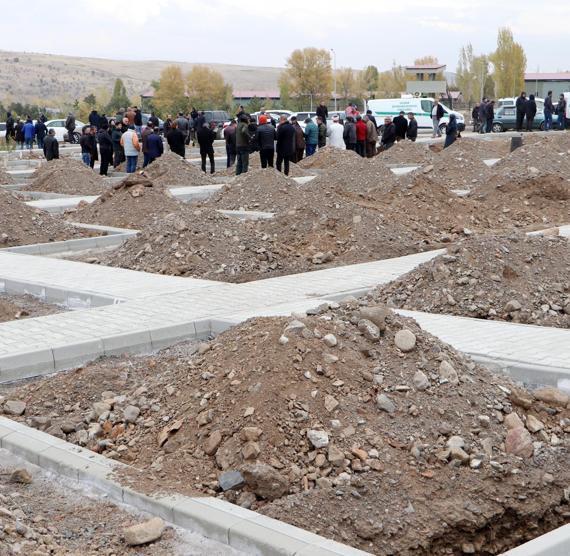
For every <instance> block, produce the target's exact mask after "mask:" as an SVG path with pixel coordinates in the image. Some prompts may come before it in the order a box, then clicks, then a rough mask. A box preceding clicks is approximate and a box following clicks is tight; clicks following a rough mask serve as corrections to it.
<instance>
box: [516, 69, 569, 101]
mask: <svg viewBox="0 0 570 556" xmlns="http://www.w3.org/2000/svg"><path fill="white" fill-rule="evenodd" d="M524 87H525V91H526V92H527V94H533V95H536V96H537V97H539V98H544V97H545V96H546V95H547V94H548V91H552V94H553V95H554V97H558V96H559V95H560V93H565V92H568V91H570V72H564V73H525V76H524Z"/></svg>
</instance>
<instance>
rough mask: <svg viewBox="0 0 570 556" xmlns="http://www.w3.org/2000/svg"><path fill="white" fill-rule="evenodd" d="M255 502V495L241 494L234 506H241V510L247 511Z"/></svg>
mask: <svg viewBox="0 0 570 556" xmlns="http://www.w3.org/2000/svg"><path fill="white" fill-rule="evenodd" d="M256 501H257V497H256V496H255V494H253V492H247V491H246V492H242V493H241V494H240V495H239V496H238V499H237V500H236V504H237V505H238V506H241V507H242V508H246V509H247V510H249V509H250V508H251V506H252V505H253V504H254V502H256Z"/></svg>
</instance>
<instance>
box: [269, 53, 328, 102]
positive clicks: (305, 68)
mask: <svg viewBox="0 0 570 556" xmlns="http://www.w3.org/2000/svg"><path fill="white" fill-rule="evenodd" d="M332 81H333V75H332V67H331V55H330V52H329V51H328V50H325V49H318V48H303V49H302V50H299V49H298V50H294V51H293V52H292V53H291V55H290V56H289V58H287V63H286V66H285V69H284V70H283V72H282V74H281V77H280V80H279V85H280V88H281V90H284V89H285V90H286V91H287V93H288V94H289V95H290V97H291V98H297V99H299V100H302V99H305V100H308V101H309V104H310V106H311V107H313V106H314V105H315V104H316V103H317V102H319V101H321V100H324V101H328V100H329V99H330V95H331V89H332ZM337 86H338V85H337Z"/></svg>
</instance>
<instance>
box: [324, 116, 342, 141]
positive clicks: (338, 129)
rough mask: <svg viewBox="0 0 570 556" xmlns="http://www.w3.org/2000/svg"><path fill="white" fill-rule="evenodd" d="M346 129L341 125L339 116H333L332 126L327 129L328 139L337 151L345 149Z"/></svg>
mask: <svg viewBox="0 0 570 556" xmlns="http://www.w3.org/2000/svg"><path fill="white" fill-rule="evenodd" d="M343 134H344V127H343V125H342V124H341V123H340V118H339V117H338V116H333V119H332V123H331V125H330V126H329V127H328V128H327V137H328V138H329V145H330V146H331V147H334V148H335V149H345V148H346V146H345V144H344V139H343Z"/></svg>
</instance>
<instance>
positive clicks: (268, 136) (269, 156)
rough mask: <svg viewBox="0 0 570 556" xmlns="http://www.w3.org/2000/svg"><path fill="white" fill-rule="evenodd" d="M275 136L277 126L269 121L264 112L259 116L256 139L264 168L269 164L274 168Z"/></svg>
mask: <svg viewBox="0 0 570 556" xmlns="http://www.w3.org/2000/svg"><path fill="white" fill-rule="evenodd" d="M275 137H276V133H275V128H274V127H273V126H272V125H271V124H270V123H268V121H267V116H265V115H264V114H262V115H261V116H259V126H258V127H257V130H256V131H255V139H256V142H257V145H258V146H259V159H260V161H261V167H262V168H267V166H270V167H271V168H273V158H274V156H275Z"/></svg>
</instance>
